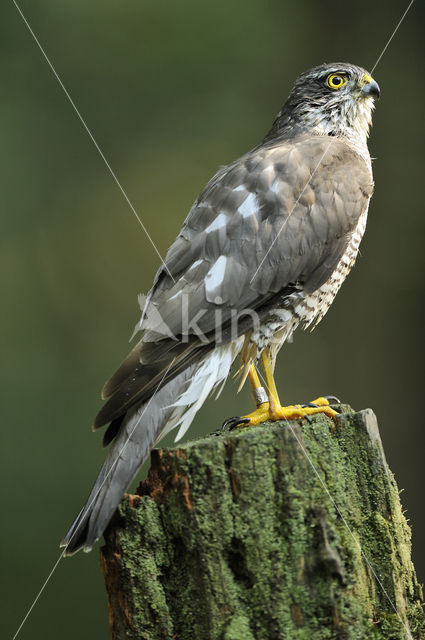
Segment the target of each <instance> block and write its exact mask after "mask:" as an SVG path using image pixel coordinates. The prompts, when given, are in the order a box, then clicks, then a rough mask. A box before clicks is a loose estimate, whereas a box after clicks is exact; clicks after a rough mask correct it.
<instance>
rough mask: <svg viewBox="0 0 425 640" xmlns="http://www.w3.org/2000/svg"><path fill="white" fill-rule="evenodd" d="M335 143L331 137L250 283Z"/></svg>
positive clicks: (250, 282)
mask: <svg viewBox="0 0 425 640" xmlns="http://www.w3.org/2000/svg"><path fill="white" fill-rule="evenodd" d="M332 143H333V139H332V138H331V139H330V142H329V144H328V146H327V147H326V149H325V150H324V152H323V154H322V156H321V158H320V160H319V162H318V163H317V165H316V166H315V167H314V170H313V172H312V174H311V176H310V177H309V179H308V180H307V182H306V183H305V185H304V187H303V188H302V191H301V192H300V194H299V196H298V198H297V199H296V201H295V203H294V206H293V207H292V209H291V211H290V212H289V214H288V217H287V218H286V219H285V220H284V222H283V224H282V226H281V227H280V229H279V232H278V233H277V235H276V236H275V238H274V239H273V242H272V243H271V245H270V246H269V248H268V249H267V251H266V253H265V254H264V257H263V259H262V260H261V262H260V264H259V265H258V267H257V269H256V271H255V273H254V275H253V276H252V278H251V280H250V281H249V284H252V281H253V280H254V278H255V276H256V275H257V273H258V272H259V270H260V269H261V266H262V264H263V263H264V260H265V259H266V258H267V256H268V255H269V253H270V251H271V250H272V248H273V245H274V244H275V242H276V241H277V240H278V238H279V236H280V234H281V233H282V231H283V229H284V228H285V226H286V224H287V222H288V221H289V218H290V217H291V215H292V213H293V211H294V209H295V207H296V206H297V204H298V202H299V199H300V198H301V196H302V195H303V193H304V191H305V190H306V189H307V187H308V185H309V184H310V182H311V181H312V179H313V176H314V174H315V173H316V171H317V169H318V168H319V167H320V165H321V164H322V161H323V158H324V157H325V155H326V154H327V152H328V151H329V149H330V146H331V144H332Z"/></svg>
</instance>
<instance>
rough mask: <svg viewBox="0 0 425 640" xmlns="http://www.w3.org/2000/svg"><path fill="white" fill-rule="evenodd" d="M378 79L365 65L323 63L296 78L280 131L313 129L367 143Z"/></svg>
mask: <svg viewBox="0 0 425 640" xmlns="http://www.w3.org/2000/svg"><path fill="white" fill-rule="evenodd" d="M379 94H380V89H379V86H378V83H377V82H376V81H375V80H374V79H373V78H372V77H371V75H370V74H369V73H368V72H367V71H366V70H365V69H362V68H361V67H357V66H355V65H353V64H348V63H345V62H336V63H332V64H323V65H320V66H319V67H314V68H313V69H310V70H309V71H305V72H304V73H302V74H301V75H300V76H299V77H298V78H297V80H296V82H295V85H294V88H293V89H292V91H291V93H290V95H289V97H288V100H287V101H286V102H285V104H284V106H283V108H282V110H281V112H280V113H279V115H278V117H277V120H276V122H275V125H276V124H278V129H279V133H281V132H282V133H285V130H287V131H289V130H292V135H293V133H297V132H300V131H309V132H312V133H315V134H322V135H333V136H338V137H345V138H349V139H351V140H353V141H358V143H360V144H366V140H367V137H368V134H369V128H370V125H371V122H372V111H373V108H374V102H375V100H376V99H377V98H379Z"/></svg>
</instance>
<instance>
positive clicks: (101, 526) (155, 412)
mask: <svg viewBox="0 0 425 640" xmlns="http://www.w3.org/2000/svg"><path fill="white" fill-rule="evenodd" d="M241 347H242V339H238V340H236V341H235V342H232V343H228V344H226V345H222V346H220V347H216V348H215V349H213V350H212V351H210V352H209V353H208V354H207V355H206V356H204V358H203V359H202V360H200V361H199V362H198V363H195V364H192V365H191V366H189V367H188V368H187V369H185V370H184V371H182V372H181V373H180V374H179V375H178V376H176V377H175V378H173V379H172V380H170V381H169V382H167V383H166V384H164V386H163V387H161V388H159V390H158V391H157V392H155V393H154V394H153V395H152V396H151V398H150V399H149V400H148V401H147V402H145V403H143V404H142V405H141V406H139V407H138V408H137V409H136V410H134V409H133V410H131V411H129V412H128V413H127V415H126V416H125V418H124V420H123V423H122V426H121V427H120V430H119V432H118V434H117V436H116V438H115V439H114V440H113V442H112V445H111V448H110V449H109V452H108V455H107V457H106V460H105V462H104V464H103V466H102V468H101V470H100V473H99V475H98V477H97V479H96V482H95V484H94V486H93V489H92V490H91V493H90V495H89V497H88V499H87V502H86V504H85V506H84V507H83V509H82V510H81V511H80V513H79V514H78V516H77V518H76V519H75V520H74V522H73V524H72V525H71V528H70V529H69V531H68V533H67V534H66V535H65V537H64V538H63V540H62V542H61V547H65V551H64V555H66V556H70V555H72V554H74V553H76V552H77V551H78V550H79V549H84V551H86V552H88V551H90V550H91V549H92V547H93V545H94V543H95V542H96V540H97V539H98V538H99V537H100V536H101V535H102V533H103V532H104V530H105V528H106V526H107V525H108V523H109V521H110V519H111V517H112V515H113V513H114V511H115V509H116V507H117V505H118V503H119V501H120V500H121V498H122V495H123V493H124V491H125V490H126V489H127V487H128V485H129V484H130V483H131V481H132V480H133V478H134V477H135V475H136V474H137V472H138V471H139V469H140V467H141V466H142V464H143V462H144V461H145V460H146V459H147V457H148V456H149V454H150V451H151V449H152V448H153V446H154V445H155V444H156V443H157V442H158V441H159V440H160V439H161V438H162V437H163V436H164V435H165V434H166V433H168V432H169V431H171V430H172V429H174V428H175V427H177V426H180V428H179V431H178V433H177V436H176V440H179V439H180V438H181V437H182V436H183V435H184V433H185V432H186V431H187V429H188V428H189V426H190V424H191V422H192V420H193V418H194V417H195V415H196V413H197V411H198V410H199V409H200V408H201V406H202V405H203V403H204V402H205V400H206V398H207V397H208V395H209V394H210V393H211V392H212V391H213V390H214V389H215V388H216V387H218V386H219V385H220V384H221V383H222V384H224V382H225V380H226V378H227V376H228V375H229V371H230V368H231V366H232V362H233V360H234V359H235V358H236V356H237V354H238V353H239V351H240V349H241Z"/></svg>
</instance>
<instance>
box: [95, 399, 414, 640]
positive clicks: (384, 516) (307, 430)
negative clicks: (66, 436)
mask: <svg viewBox="0 0 425 640" xmlns="http://www.w3.org/2000/svg"><path fill="white" fill-rule="evenodd" d="M151 462H152V464H151V468H150V471H149V474H148V477H147V479H146V481H145V482H143V483H142V484H141V485H140V487H139V488H138V490H137V495H126V496H125V498H124V499H123V501H122V503H121V505H120V507H119V509H118V511H117V513H116V515H115V517H114V519H113V521H112V523H111V525H110V526H109V528H108V530H107V532H106V535H105V541H106V544H105V546H104V547H103V548H102V550H101V562H102V567H103V571H104V575H105V581H106V588H107V592H108V597H109V617H110V627H111V635H112V638H113V639H114V640H115V639H116V640H124V639H130V640H136V639H137V640H160V639H161V640H164V639H170V640H171V639H172V638H173V639H179V640H280V639H282V640H283V639H285V640H286V639H289V640H322V639H323V640H325V639H335V640H354V639H355V640H359V639H363V638H364V639H367V640H369V639H373V640H381V639H385V640H397V639H403V640H404V639H406V638H414V639H415V640H416V639H418V640H419V639H420V638H423V637H424V635H425V633H424V629H425V621H424V615H423V611H422V607H421V601H422V591H421V587H420V586H419V584H418V582H417V579H416V575H415V570H414V567H413V565H412V562H411V559H410V530H409V527H408V525H407V523H406V520H405V518H404V516H403V513H402V509H401V505H400V501H399V492H398V489H397V486H396V483H395V481H394V478H393V476H392V474H391V472H390V470H389V468H388V466H387V463H386V460H385V456H384V452H383V449H382V444H381V439H380V436H379V431H378V426H377V422H376V418H375V415H374V413H373V412H372V411H371V410H370V409H367V410H365V411H361V412H359V413H353V412H352V410H351V409H350V408H349V407H344V414H343V415H341V416H340V417H338V418H337V419H336V423H335V422H332V421H331V420H329V419H328V418H326V417H325V416H323V415H318V416H315V417H313V418H312V422H311V424H308V423H307V422H306V421H303V422H300V421H292V422H290V423H285V422H280V423H273V424H272V423H266V424H263V425H260V426H259V427H253V428H243V429H236V430H234V431H232V432H223V433H222V432H218V433H217V434H216V435H211V436H209V437H207V438H204V439H201V440H197V441H194V442H188V443H185V444H181V445H180V446H179V447H178V448H173V449H158V450H155V451H153V452H152V461H151Z"/></svg>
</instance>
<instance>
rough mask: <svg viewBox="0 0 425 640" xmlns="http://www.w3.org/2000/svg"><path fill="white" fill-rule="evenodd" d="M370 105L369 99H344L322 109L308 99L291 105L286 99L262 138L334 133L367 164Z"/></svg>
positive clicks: (368, 162)
mask: <svg viewBox="0 0 425 640" xmlns="http://www.w3.org/2000/svg"><path fill="white" fill-rule="evenodd" d="M373 107H374V103H373V100H372V99H363V100H362V101H357V100H347V101H344V102H343V103H338V104H335V107H334V108H333V109H322V108H319V107H318V106H317V107H316V105H312V104H311V103H307V104H304V105H302V104H301V105H300V104H298V105H297V106H296V108H295V109H294V107H293V105H291V104H288V102H287V103H286V104H285V105H284V106H283V108H282V110H281V111H280V113H279V114H278V115H277V118H276V120H275V122H274V124H273V127H272V129H271V130H270V132H269V133H268V135H267V136H266V138H265V140H272V139H273V138H276V137H279V138H293V137H294V136H297V135H301V134H311V135H318V136H333V137H336V138H339V139H340V140H344V141H345V142H347V144H349V145H350V146H351V147H352V148H353V149H355V150H356V151H357V152H358V153H359V154H360V155H362V156H363V158H364V159H365V160H366V162H367V164H368V165H369V166H370V155H369V150H368V147H367V139H368V137H369V130H370V126H371V122H372V111H373Z"/></svg>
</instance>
